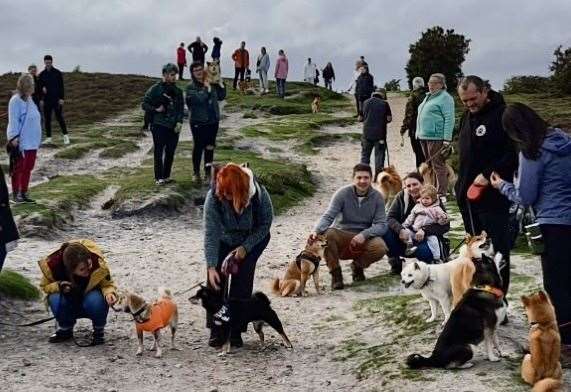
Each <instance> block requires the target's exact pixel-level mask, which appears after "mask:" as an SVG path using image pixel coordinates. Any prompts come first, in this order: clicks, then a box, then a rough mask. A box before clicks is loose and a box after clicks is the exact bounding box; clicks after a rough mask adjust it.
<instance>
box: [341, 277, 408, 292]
mask: <svg viewBox="0 0 571 392" xmlns="http://www.w3.org/2000/svg"><path fill="white" fill-rule="evenodd" d="M399 285H400V276H398V275H393V274H391V273H388V272H387V273H384V274H380V275H377V276H373V277H371V278H368V279H365V280H364V281H362V282H353V283H351V284H348V285H346V286H347V287H350V288H351V289H353V290H355V291H359V292H367V291H377V292H378V291H384V292H386V291H388V290H390V289H392V288H398V287H399Z"/></svg>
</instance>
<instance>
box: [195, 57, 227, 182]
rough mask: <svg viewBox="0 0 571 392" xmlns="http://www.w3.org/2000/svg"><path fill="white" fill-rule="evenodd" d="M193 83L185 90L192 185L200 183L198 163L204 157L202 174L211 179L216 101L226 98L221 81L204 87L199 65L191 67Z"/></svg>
mask: <svg viewBox="0 0 571 392" xmlns="http://www.w3.org/2000/svg"><path fill="white" fill-rule="evenodd" d="M190 74H191V76H192V81H191V82H190V83H189V84H188V86H187V87H186V105H187V106H188V111H189V115H190V131H191V132H192V141H193V148H192V168H193V171H194V177H193V179H194V181H200V180H201V177H200V163H201V161H202V154H204V171H205V173H206V177H207V179H208V178H209V177H210V173H211V170H212V169H211V167H210V164H211V163H212V162H213V161H214V148H215V147H216V136H217V135H218V124H219V123H220V108H219V105H218V101H223V100H224V99H225V98H226V86H225V85H224V82H223V81H222V79H221V80H220V84H210V85H207V84H205V81H204V79H205V76H206V75H205V72H204V67H203V66H202V64H200V63H192V65H191V66H190Z"/></svg>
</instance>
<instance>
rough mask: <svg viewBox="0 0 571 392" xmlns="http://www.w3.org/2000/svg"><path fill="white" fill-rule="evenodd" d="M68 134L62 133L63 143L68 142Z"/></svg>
mask: <svg viewBox="0 0 571 392" xmlns="http://www.w3.org/2000/svg"><path fill="white" fill-rule="evenodd" d="M69 143H70V141H69V136H68V135H63V144H69Z"/></svg>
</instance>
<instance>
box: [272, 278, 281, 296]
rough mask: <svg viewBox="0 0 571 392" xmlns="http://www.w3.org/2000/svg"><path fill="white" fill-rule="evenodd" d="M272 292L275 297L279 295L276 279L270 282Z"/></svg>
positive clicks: (278, 282)
mask: <svg viewBox="0 0 571 392" xmlns="http://www.w3.org/2000/svg"><path fill="white" fill-rule="evenodd" d="M271 289H272V292H273V293H274V294H276V295H279V294H280V280H279V279H278V278H275V279H274V280H272V286H271Z"/></svg>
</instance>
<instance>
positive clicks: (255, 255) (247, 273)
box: [206, 234, 270, 333]
mask: <svg viewBox="0 0 571 392" xmlns="http://www.w3.org/2000/svg"><path fill="white" fill-rule="evenodd" d="M269 242H270V235H269V234H268V235H267V236H266V238H264V239H263V240H262V241H261V242H260V243H258V244H257V245H256V246H254V247H253V248H252V250H251V251H250V253H248V254H247V255H246V258H245V259H244V261H242V263H241V264H240V269H239V270H238V274H237V275H233V276H232V282H231V283H230V298H232V299H247V298H250V297H251V296H252V291H253V290H254V275H255V272H256V264H257V262H258V259H259V258H260V256H261V255H262V252H263V251H264V249H266V247H267V246H268V243H269ZM237 247H238V246H228V245H226V244H224V243H223V242H221V243H220V253H219V255H218V265H217V266H216V270H217V271H218V274H219V275H220V278H221V282H220V287H221V288H222V290H220V291H219V292H218V293H219V295H220V297H221V298H222V297H224V292H225V290H226V287H227V286H226V284H227V278H226V276H224V275H222V273H221V271H220V269H221V268H222V263H223V262H224V259H225V258H226V256H228V255H229V254H230V252H232V251H233V250H234V249H236V248H237ZM206 281H207V285H208V286H210V282H208V278H207V279H206ZM213 316H214V314H213V313H209V312H206V327H207V328H212V327H214V323H213V322H212V317H213ZM247 327H248V326H247V325H241V326H239V328H238V329H239V330H238V331H236V332H238V333H240V332H246V329H247Z"/></svg>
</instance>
